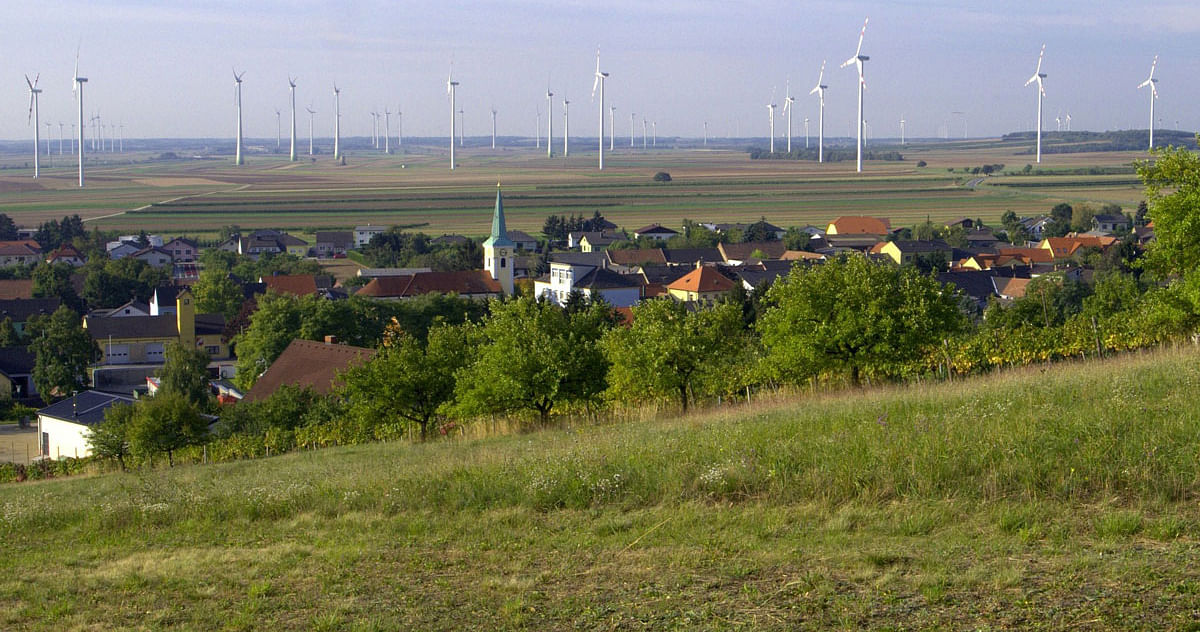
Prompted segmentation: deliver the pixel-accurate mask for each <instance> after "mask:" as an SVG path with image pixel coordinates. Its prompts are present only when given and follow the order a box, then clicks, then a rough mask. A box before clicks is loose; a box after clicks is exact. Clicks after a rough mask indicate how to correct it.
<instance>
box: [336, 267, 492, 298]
mask: <svg viewBox="0 0 1200 632" xmlns="http://www.w3.org/2000/svg"><path fill="white" fill-rule="evenodd" d="M502 291H503V290H502V289H501V287H500V284H499V283H498V282H497V281H496V280H495V279H493V278H492V277H491V275H490V274H488V273H487V271H486V270H460V271H456V272H418V273H416V274H411V275H402V276H390V277H376V278H374V279H371V281H370V282H369V283H367V284H366V285H364V286H363V287H362V289H360V290H359V291H358V292H357V293H358V294H361V295H362V296H372V297H375V298H405V297H412V296H420V295H422V294H432V293H435V292H436V293H439V294H471V295H478V294H497V295H498V294H500V293H501V292H502Z"/></svg>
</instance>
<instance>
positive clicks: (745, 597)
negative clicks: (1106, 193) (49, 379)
mask: <svg viewBox="0 0 1200 632" xmlns="http://www.w3.org/2000/svg"><path fill="white" fill-rule="evenodd" d="M1197 360H1200V352H1197V351H1196V350H1193V349H1187V350H1181V351H1164V352H1158V353H1154V354H1145V355H1139V356H1130V357H1125V358H1121V359H1118V360H1112V361H1108V362H1103V363H1087V364H1064V365H1059V366H1055V367H1050V368H1044V369H1039V368H1035V369H1031V370H1027V371H1023V372H1019V373H1014V374H1008V375H999V376H987V377H984V378H980V379H976V380H972V381H968V382H962V383H955V384H940V385H934V386H926V387H904V388H893V389H883V390H877V391H870V392H864V393H851V394H845V395H838V396H824V397H816V398H809V399H800V400H796V401H791V402H786V403H780V404H773V405H763V406H757V407H751V408H739V409H727V410H722V411H710V412H708V413H705V414H700V415H696V416H691V417H688V418H684V419H672V420H665V421H661V422H654V423H641V424H632V423H631V424H624V425H606V426H587V427H582V428H573V429H571V430H565V431H564V430H554V431H545V432H539V433H533V434H527V435H520V436H511V437H501V438H494V439H487V440H479V441H472V442H445V443H433V444H428V445H418V446H410V445H407V444H379V445H371V446H359V447H352V448H342V449H332V450H324V451H318V452H309V453H301V454H292V455H287V456H284V457H279V458H274V459H267V460H260V461H246V462H239V463H231V464H225V465H218V466H207V467H186V468H177V469H175V470H173V471H165V470H160V471H151V472H141V473H131V474H121V475H108V476H100V477H94V478H82V479H73V480H59V481H47V482H41V483H31V484H21V485H8V486H4V487H2V488H0V537H2V538H3V541H4V543H5V554H4V555H3V556H0V564H2V566H0V568H2V569H3V570H4V571H5V572H4V573H3V574H2V575H0V628H3V629H47V630H49V629H54V630H59V629H113V628H138V629H231V630H251V629H272V630H278V629H296V630H307V629H317V630H321V629H326V630H335V629H336V630H341V629H354V630H392V629H447V630H450V629H520V628H528V629H548V628H576V627H578V628H587V629H592V628H603V629H610V628H619V629H642V628H655V629H657V628H664V627H689V628H690V627H701V628H712V629H734V628H741V629H756V630H757V629H796V628H813V629H828V628H830V627H835V628H862V627H951V628H964V627H982V628H994V629H1004V628H1013V627H1017V628H1030V627H1035V628H1036V627H1046V628H1063V627H1068V626H1073V625H1078V626H1081V627H1085V628H1130V627H1139V628H1159V629H1161V628H1170V627H1180V626H1186V625H1190V624H1191V623H1193V622H1192V621H1191V619H1190V618H1189V616H1190V615H1189V614H1188V613H1189V612H1195V611H1196V609H1197V607H1200V603H1198V602H1200V568H1198V567H1197V565H1195V564H1194V563H1193V560H1194V559H1195V557H1196V554H1197V552H1198V551H1197V548H1198V547H1197V536H1198V535H1200V509H1198V508H1197V506H1196V503H1195V502H1194V501H1195V498H1196V496H1197V491H1198V490H1200V459H1197V455H1200V412H1197V408H1196V406H1195V402H1196V401H1198V400H1200V363H1198V362H1197Z"/></svg>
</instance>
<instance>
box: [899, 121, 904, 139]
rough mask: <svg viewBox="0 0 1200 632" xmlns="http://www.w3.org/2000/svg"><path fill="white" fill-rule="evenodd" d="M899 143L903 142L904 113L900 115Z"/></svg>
mask: <svg viewBox="0 0 1200 632" xmlns="http://www.w3.org/2000/svg"><path fill="white" fill-rule="evenodd" d="M900 144H901V145H903V144H904V115H903V114H901V115H900Z"/></svg>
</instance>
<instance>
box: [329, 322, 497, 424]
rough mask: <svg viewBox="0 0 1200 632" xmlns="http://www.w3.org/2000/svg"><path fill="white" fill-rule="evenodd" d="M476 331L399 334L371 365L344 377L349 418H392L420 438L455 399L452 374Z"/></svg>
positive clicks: (446, 328) (367, 420) (463, 363)
mask: <svg viewBox="0 0 1200 632" xmlns="http://www.w3.org/2000/svg"><path fill="white" fill-rule="evenodd" d="M474 332H475V328H474V327H473V326H471V325H467V326H458V327H451V326H448V325H440V326H437V327H434V328H433V329H431V330H430V331H429V339H428V341H427V342H425V343H422V342H421V341H420V340H418V339H416V338H414V337H412V336H410V335H408V334H404V333H401V334H399V335H397V336H396V337H395V340H394V341H392V342H391V343H389V344H388V345H386V346H385V347H384V348H383V349H381V350H380V351H379V353H378V354H376V356H375V357H374V358H372V359H371V360H370V361H368V362H366V363H364V364H362V365H360V366H357V367H353V368H351V369H350V370H348V371H346V373H345V375H344V376H343V380H344V381H345V386H344V387H343V389H342V392H341V394H342V395H343V396H344V398H345V400H346V401H347V402H349V413H350V415H352V416H354V417H356V418H358V419H359V420H360V422H364V423H378V422H381V421H390V420H393V419H396V418H400V419H404V420H407V421H409V422H412V423H414V424H416V425H417V427H418V428H420V431H421V440H425V439H426V438H427V437H428V435H429V429H430V427H431V426H432V425H433V423H434V421H436V420H437V419H438V417H439V415H440V413H441V411H442V410H443V408H444V407H445V406H446V405H447V404H448V403H449V402H450V401H451V400H452V399H453V398H454V387H455V374H456V373H457V372H458V371H460V370H461V369H462V368H463V367H465V366H467V364H468V362H469V360H470V359H471V346H472V342H474V341H473V338H475V335H474Z"/></svg>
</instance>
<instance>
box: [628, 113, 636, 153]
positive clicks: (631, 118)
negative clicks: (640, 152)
mask: <svg viewBox="0 0 1200 632" xmlns="http://www.w3.org/2000/svg"><path fill="white" fill-rule="evenodd" d="M636 118H637V112H630V113H629V146H630V147H633V136H634V132H633V126H634V124H635V120H636Z"/></svg>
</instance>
